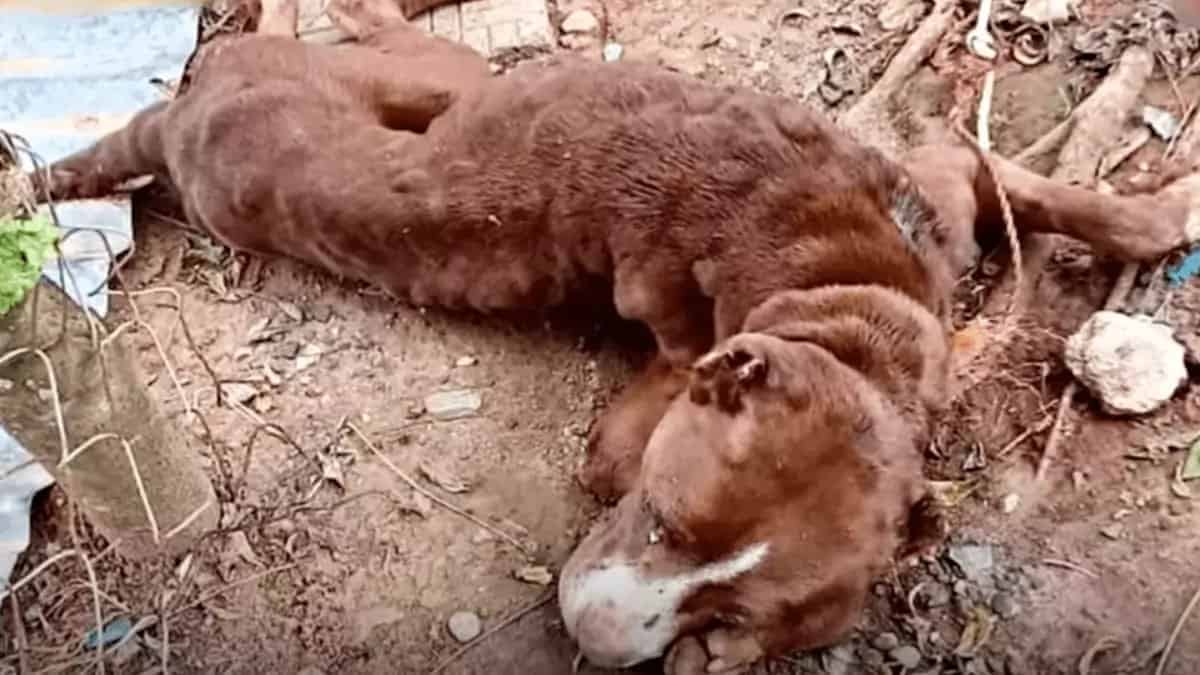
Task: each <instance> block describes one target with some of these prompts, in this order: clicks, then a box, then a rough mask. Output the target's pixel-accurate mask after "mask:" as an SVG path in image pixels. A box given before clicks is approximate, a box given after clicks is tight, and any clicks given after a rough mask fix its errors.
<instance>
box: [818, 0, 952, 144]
mask: <svg viewBox="0 0 1200 675" xmlns="http://www.w3.org/2000/svg"><path fill="white" fill-rule="evenodd" d="M957 6H958V3H957V2H955V1H954V0H935V2H934V4H933V9H932V10H931V11H930V12H929V16H927V17H926V18H925V21H923V22H922V23H921V26H920V27H919V28H917V30H916V31H914V32H913V34H912V35H910V36H909V37H908V41H907V42H905V43H904V47H902V48H901V49H900V51H899V52H898V53H897V54H896V56H895V57H894V58H893V59H892V62H891V63H890V64H888V67H887V70H886V71H884V73H883V76H882V77H880V78H879V80H878V81H877V82H876V83H875V86H873V87H871V90H870V91H868V92H867V93H866V94H864V95H863V97H862V98H860V99H859V100H858V101H857V102H855V104H854V105H853V106H852V107H851V108H850V109H849V110H847V111H846V113H845V114H844V115H842V116H841V117H840V118H839V119H838V123H839V124H840V125H841V126H843V127H845V128H846V129H848V130H849V131H850V133H852V134H854V136H855V137H856V138H858V139H859V140H860V141H862V142H863V143H866V144H868V145H873V146H875V147H876V148H878V149H879V150H880V151H881V152H883V153H884V154H885V155H888V156H890V157H897V156H899V154H900V153H901V152H902V151H903V150H904V146H905V143H904V140H903V138H902V137H901V135H900V132H899V131H897V130H896V125H895V124H894V123H893V121H892V114H891V109H892V106H893V105H894V100H895V97H896V94H897V93H899V92H900V91H901V90H902V89H903V88H904V86H905V85H906V84H907V83H908V80H909V78H911V77H912V76H913V75H914V74H915V73H916V72H917V70H918V69H919V68H920V67H921V65H922V64H923V63H925V60H926V59H928V58H929V56H930V54H932V53H933V50H934V49H936V48H937V46H938V44H940V43H941V40H942V36H943V35H945V34H946V31H948V30H950V26H952V25H953V24H954V10H955V8H956V7H957Z"/></svg>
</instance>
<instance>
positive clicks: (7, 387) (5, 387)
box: [0, 378, 14, 394]
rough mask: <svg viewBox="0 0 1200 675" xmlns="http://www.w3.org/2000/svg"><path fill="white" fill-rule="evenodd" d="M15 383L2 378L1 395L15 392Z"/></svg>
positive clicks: (0, 383)
mask: <svg viewBox="0 0 1200 675" xmlns="http://www.w3.org/2000/svg"><path fill="white" fill-rule="evenodd" d="M13 386H14V385H13V381H12V380H5V379H3V378H0V394H7V393H8V392H10V391H12V390H13Z"/></svg>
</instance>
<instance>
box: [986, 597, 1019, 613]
mask: <svg viewBox="0 0 1200 675" xmlns="http://www.w3.org/2000/svg"><path fill="white" fill-rule="evenodd" d="M992 611H993V612H995V613H996V616H999V617H1000V618H1001V619H1011V618H1013V617H1014V616H1016V615H1017V614H1018V613H1020V611H1021V608H1020V607H1019V606H1018V605H1017V601H1016V600H1013V597H1012V596H1011V595H1009V594H1008V593H997V594H996V597H994V598H992Z"/></svg>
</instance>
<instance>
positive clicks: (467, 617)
mask: <svg viewBox="0 0 1200 675" xmlns="http://www.w3.org/2000/svg"><path fill="white" fill-rule="evenodd" d="M446 626H447V628H449V629H450V635H452V636H453V637H454V639H455V640H458V641H459V642H463V643H466V642H470V641H471V640H474V639H475V638H477V637H479V634H480V633H482V632H483V622H482V621H480V620H479V615H477V614H475V613H474V612H455V613H454V615H453V616H451V617H450V621H448V622H447V623H446Z"/></svg>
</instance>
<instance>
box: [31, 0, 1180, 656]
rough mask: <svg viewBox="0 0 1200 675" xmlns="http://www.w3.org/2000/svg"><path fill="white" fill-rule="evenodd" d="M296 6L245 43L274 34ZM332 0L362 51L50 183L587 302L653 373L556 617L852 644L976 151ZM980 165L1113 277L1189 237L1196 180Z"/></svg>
mask: <svg viewBox="0 0 1200 675" xmlns="http://www.w3.org/2000/svg"><path fill="white" fill-rule="evenodd" d="M289 6H290V5H289V3H288V2H286V1H284V2H279V0H276V2H274V3H272V5H271V6H268V7H267V8H266V10H267V11H266V12H265V13H264V20H263V21H262V23H261V25H262V27H263V30H264V31H267V32H276V33H290V32H292V31H293V29H294V11H293V10H290V9H289ZM409 9H412V8H409ZM289 12H291V13H290V14H289ZM334 12H335V16H336V18H338V20H339V21H340V22H341V23H342V24H343V25H344V26H346V27H348V28H350V29H351V30H352V31H353V32H356V33H357V34H358V36H359V38H360V40H359V43H360V44H358V45H351V46H347V47H338V48H332V47H319V46H306V45H304V44H301V43H298V42H296V41H294V40H291V39H288V38H287V37H286V36H278V35H261V34H260V35H255V36H245V37H240V38H232V39H229V40H226V41H224V42H222V43H221V44H219V45H216V46H214V47H211V48H207V49H206V50H205V51H204V52H203V53H202V54H201V56H200V58H198V59H197V60H196V62H195V64H194V72H193V82H192V84H191V87H190V89H189V90H188V91H187V92H186V93H185V94H183V95H182V96H181V97H180V98H179V99H178V100H176V101H174V102H172V103H170V104H166V105H159V106H155V107H152V108H150V109H148V110H146V111H145V112H143V113H141V114H140V115H139V116H138V117H137V118H136V119H135V120H134V121H133V122H132V123H131V124H130V125H129V126H128V127H127V128H126V129H124V130H123V131H120V132H118V133H116V134H113V135H112V136H110V137H108V138H105V139H104V140H102V141H100V142H99V143H98V144H97V145H96V146H95V147H93V148H91V149H89V150H86V151H84V152H81V153H79V154H78V155H76V156H73V157H70V158H68V159H66V160H63V161H62V162H59V163H57V164H56V165H55V166H53V167H52V169H51V172H50V176H49V179H48V182H47V184H46V185H45V187H46V188H48V189H49V191H50V193H51V194H52V195H53V196H54V197H56V198H60V199H61V198H67V197H84V196H96V195H101V194H104V193H107V192H109V191H111V190H112V189H113V188H114V186H116V185H117V184H118V183H119V182H121V181H123V180H125V179H128V178H132V177H135V176H137V175H140V174H147V173H152V174H156V175H158V176H160V177H161V178H163V179H165V180H167V181H169V182H170V183H171V184H173V185H174V186H175V187H176V188H177V189H178V191H179V193H180V196H181V199H182V201H183V205H184V208H185V210H186V213H187V215H188V218H189V220H190V221H191V222H192V223H194V224H195V225H198V226H201V227H203V228H205V229H207V230H208V231H210V232H212V233H213V235H215V236H216V237H218V238H220V239H221V240H222V241H224V242H225V243H227V244H229V245H230V246H232V247H234V248H237V249H241V250H245V251H252V252H257V253H261V254H274V255H284V256H290V257H292V258H297V259H300V260H304V261H307V262H309V263H312V264H314V265H317V266H320V267H323V268H325V269H327V270H329V271H331V272H335V273H338V274H341V275H344V276H347V277H351V278H356V279H361V280H365V281H369V282H374V283H376V284H379V285H380V286H382V287H383V288H385V289H387V290H388V291H390V292H392V293H394V294H395V295H397V296H400V297H402V298H405V299H407V300H408V301H410V302H413V303H416V304H419V305H440V306H444V307H470V308H474V309H477V310H481V311H498V310H506V309H523V308H531V307H543V306H549V305H553V304H556V303H560V302H562V301H564V300H565V299H567V298H569V297H572V296H573V295H575V294H577V293H581V292H584V291H587V290H589V289H591V288H594V287H595V286H596V285H600V286H602V287H607V288H610V289H611V292H612V297H613V300H614V301H615V304H616V307H617V309H618V311H619V312H620V313H621V315H622V316H624V317H626V318H628V319H631V320H637V321H641V322H644V323H645V324H646V325H647V326H649V328H650V329H651V330H652V331H653V333H654V335H655V338H656V340H657V343H658V348H659V351H660V357H659V360H658V361H657V362H656V363H655V365H654V366H653V367H652V368H651V369H650V370H648V371H647V373H646V374H645V375H644V376H643V379H642V381H641V382H639V383H637V384H635V385H634V386H633V387H631V388H630V390H629V394H628V395H627V396H625V397H623V398H622V399H621V400H618V401H617V402H616V404H615V405H614V406H613V407H612V408H611V410H610V411H609V412H608V413H607V414H606V416H605V417H603V418H602V419H601V420H600V421H599V423H598V424H597V425H596V428H595V432H594V435H593V437H592V443H591V447H590V450H589V457H588V463H587V466H586V467H585V471H584V477H585V480H586V482H587V483H588V484H589V487H591V488H592V489H593V490H594V491H596V492H597V493H600V494H602V495H606V496H610V497H613V498H620V501H619V503H618V505H617V507H616V509H615V510H614V511H613V513H612V514H611V515H610V517H609V518H608V519H607V520H606V521H605V522H602V523H600V524H598V525H597V526H596V527H595V528H594V530H593V531H592V532H591V533H590V534H589V536H588V537H587V538H586V539H585V540H584V541H583V542H582V544H581V545H580V546H579V548H578V549H577V551H576V552H575V553H574V554H573V556H572V557H571V559H570V561H568V563H567V565H566V567H565V568H564V570H563V573H562V579H561V584H560V596H559V598H560V604H561V608H562V613H563V617H564V621H565V625H566V627H567V629H568V631H569V632H570V633H571V635H572V636H574V637H575V638H576V639H577V641H578V642H579V644H580V647H581V649H582V650H583V652H584V654H585V655H586V656H587V657H588V658H589V660H591V661H593V662H594V663H596V664H597V665H602V666H613V667H619V666H627V665H632V664H635V663H638V662H641V661H644V660H648V659H652V658H656V657H659V656H662V655H664V654H667V653H668V652H670V653H669V657H668V663H667V667H668V669H669V670H670V671H671V672H673V673H681V674H682V673H695V672H704V671H707V672H724V671H732V670H736V669H738V668H740V667H742V666H744V665H746V664H748V663H750V662H752V661H754V660H755V659H757V658H759V657H761V656H762V655H764V654H766V655H771V654H780V653H785V652H788V651H790V650H795V649H802V648H812V647H818V646H822V645H827V644H830V643H831V642H834V641H836V640H838V639H839V638H841V637H842V636H844V635H845V633H846V632H847V631H848V630H849V629H850V628H851V627H852V626H853V624H854V623H855V621H856V619H857V618H858V616H859V612H860V608H861V606H862V603H863V599H864V597H865V594H866V592H867V588H868V586H869V584H870V582H871V581H872V579H873V578H874V577H875V575H876V574H877V573H878V572H880V570H882V569H884V568H885V566H887V565H888V564H889V563H890V561H891V560H892V559H893V556H894V555H896V553H897V551H906V550H910V549H912V548H913V547H914V546H917V545H919V544H920V537H919V536H918V534H919V531H921V530H922V528H924V529H926V530H927V529H928V528H927V527H925V526H927V525H928V521H927V519H925V518H924V517H923V515H924V514H923V511H922V508H923V505H924V502H923V501H922V497H923V495H924V490H923V482H922V476H921V448H922V447H923V444H924V442H925V438H926V436H927V432H928V419H929V413H930V411H931V410H933V409H935V408H936V407H937V406H938V405H939V404H940V402H941V398H942V396H943V392H944V385H945V381H946V375H947V368H948V359H947V351H948V348H947V343H948V340H947V331H946V310H947V307H948V303H949V296H950V292H951V287H952V284H953V281H954V279H955V277H956V276H957V275H959V274H961V273H962V272H963V271H964V270H965V269H966V267H967V266H968V265H969V264H970V263H971V262H972V260H973V258H974V256H975V251H976V246H975V244H974V241H975V235H976V234H977V233H979V232H980V231H984V230H990V229H994V228H996V227H998V226H999V222H1000V218H999V208H998V206H997V204H996V200H995V198H994V195H995V192H996V186H995V185H994V184H993V182H992V179H991V178H990V176H991V174H990V173H989V172H987V171H985V170H984V167H983V166H982V164H981V159H980V157H979V156H978V155H977V154H976V153H975V152H974V151H973V150H972V149H970V148H967V147H951V146H946V147H932V148H922V149H918V150H917V151H915V152H914V153H912V154H911V155H910V156H909V157H908V158H907V159H906V160H905V161H904V162H903V163H896V162H893V161H889V160H888V159H886V158H885V157H884V156H882V155H881V154H880V153H878V152H876V151H874V150H872V149H870V148H867V147H864V146H862V145H860V144H859V143H857V142H856V141H855V140H854V139H852V138H850V137H849V136H848V135H847V134H846V133H844V132H842V131H840V130H839V129H837V128H836V127H835V126H833V125H832V124H831V123H829V122H828V121H826V120H825V119H823V118H822V117H821V116H820V115H819V114H817V113H816V112H814V111H813V110H811V109H809V108H808V107H806V106H804V105H801V104H797V103H794V102H791V101H788V100H784V99H780V98H772V97H768V96H764V95H760V94H757V93H754V92H751V91H746V90H737V91H727V90H723V89H718V88H716V87H713V86H709V85H706V84H703V83H701V82H698V81H696V80H693V79H689V78H687V77H682V76H679V75H675V74H672V73H669V72H665V71H663V70H660V69H658V68H654V67H649V66H644V65H635V64H606V65H599V64H591V63H579V62H566V61H562V62H558V63H553V64H551V65H527V66H524V67H522V68H519V69H517V70H516V71H515V72H513V73H511V74H509V75H507V76H504V77H496V78H493V77H490V76H489V75H488V68H487V64H486V63H484V61H483V60H482V59H480V58H479V57H477V56H475V55H474V54H473V53H471V52H469V51H467V50H466V48H464V47H459V46H457V45H454V44H451V43H448V42H445V41H442V40H439V39H436V38H432V37H428V36H425V35H423V34H421V33H420V32H419V31H417V30H416V29H414V28H412V27H410V26H408V25H407V24H406V23H405V22H404V21H403V17H402V16H400V12H398V11H397V10H396V9H395V8H393V7H391V6H390V5H389V4H388V2H387V0H361V1H358V2H347V1H343V2H335V3H334ZM280 16H282V17H283V18H282V19H281V18H280ZM994 165H995V170H996V175H997V176H998V177H999V181H1000V182H1001V183H1002V184H1003V186H1004V188H1005V189H1006V190H1007V192H1008V195H1009V198H1010V200H1011V202H1012V208H1013V210H1014V212H1015V214H1016V222H1017V223H1018V225H1019V227H1021V228H1022V229H1023V230H1024V231H1027V232H1033V231H1038V232H1057V233H1063V234H1067V235H1071V236H1074V237H1076V238H1079V239H1081V240H1083V241H1085V242H1088V243H1090V244H1092V245H1093V246H1095V247H1096V248H1098V249H1100V250H1102V251H1104V252H1107V253H1110V254H1113V255H1115V256H1117V257H1120V258H1123V259H1126V260H1138V259H1146V258H1153V257H1155V256H1159V255H1161V254H1163V253H1165V252H1167V251H1169V250H1171V249H1173V248H1175V247H1178V246H1182V245H1185V244H1188V243H1190V242H1192V241H1195V240H1196V239H1197V238H1198V237H1200V178H1198V177H1196V176H1189V177H1187V178H1184V179H1181V180H1180V181H1177V182H1175V183H1172V184H1171V185H1169V186H1167V187H1166V188H1164V189H1162V190H1161V191H1160V192H1159V193H1157V194H1155V195H1151V196H1112V195H1102V194H1098V193H1095V192H1091V191H1087V190H1084V189H1080V188H1075V187H1069V186H1065V185H1060V184H1056V183H1053V182H1051V181H1049V180H1046V179H1043V178H1041V177H1039V176H1036V175H1034V174H1031V173H1028V172H1026V171H1024V170H1022V169H1020V168H1018V167H1017V166H1015V165H1013V164H1010V163H1008V162H1005V161H1004V160H1003V159H1001V158H994Z"/></svg>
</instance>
